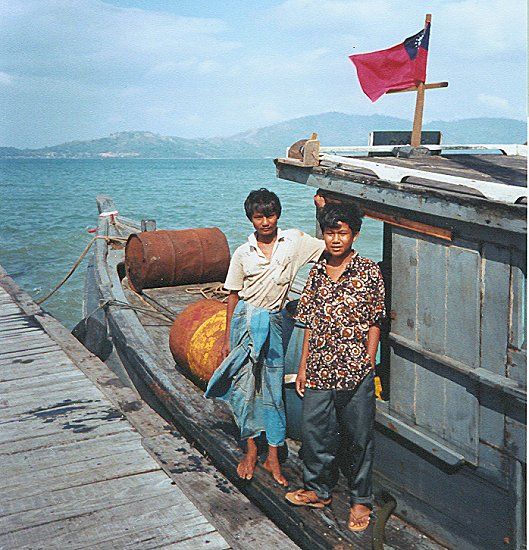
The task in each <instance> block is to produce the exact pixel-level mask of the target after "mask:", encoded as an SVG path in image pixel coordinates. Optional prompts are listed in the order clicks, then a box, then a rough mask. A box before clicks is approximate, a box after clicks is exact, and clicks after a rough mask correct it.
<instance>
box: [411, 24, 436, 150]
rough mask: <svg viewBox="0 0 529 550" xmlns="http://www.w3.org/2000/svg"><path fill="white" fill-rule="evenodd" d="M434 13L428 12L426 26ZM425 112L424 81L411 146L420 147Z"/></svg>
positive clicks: (418, 90)
mask: <svg viewBox="0 0 529 550" xmlns="http://www.w3.org/2000/svg"><path fill="white" fill-rule="evenodd" d="M431 21H432V15H431V14H430V13H428V14H426V19H425V21H424V28H426V26H427V25H428V23H431ZM423 112H424V82H419V84H418V86H417V100H416V102H415V115H414V116H413V130H412V133H411V144H410V145H411V146H412V147H419V146H420V144H421V133H422V115H423Z"/></svg>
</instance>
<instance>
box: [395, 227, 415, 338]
mask: <svg viewBox="0 0 529 550" xmlns="http://www.w3.org/2000/svg"><path fill="white" fill-rule="evenodd" d="M391 246H392V250H393V258H392V266H391V278H392V283H391V307H392V309H393V310H394V311H395V314H396V317H395V319H393V320H392V322H391V330H392V331H394V332H396V333H397V334H400V335H402V336H404V337H405V338H408V339H409V340H413V341H415V340H416V339H417V311H416V306H417V300H416V296H417V264H418V239H417V235H416V234H413V233H410V232H409V231H406V230H404V229H399V228H397V227H393V228H392V242H391Z"/></svg>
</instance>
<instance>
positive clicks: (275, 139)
mask: <svg viewBox="0 0 529 550" xmlns="http://www.w3.org/2000/svg"><path fill="white" fill-rule="evenodd" d="M410 129H411V121H409V120H404V119H400V118H396V117H387V116H382V115H370V116H364V115H348V114H344V113H334V112H332V113H323V114H320V115H310V116H305V117H301V118H296V119H292V120H287V121H284V122H280V123H278V124H273V125H271V126H266V127H264V128H258V129H256V130H250V131H247V132H242V133H240V134H236V135H234V136H230V137H218V138H203V139H186V138H180V137H174V136H161V135H158V134H154V133H152V132H140V131H135V132H117V133H114V134H111V135H110V136H108V137H103V138H99V139H93V140H87V141H71V142H68V143H63V144H61V145H54V146H51V147H44V148H41V149H16V148H14V147H0V158H111V157H119V158H264V157H277V156H282V155H284V152H285V149H286V148H287V147H288V146H290V145H291V144H292V143H293V142H295V141H297V140H298V139H302V138H305V137H308V136H309V135H310V134H311V133H312V132H317V133H318V136H319V139H320V141H321V143H322V144H324V145H367V141H368V136H369V133H370V132H371V131H374V130H410ZM425 130H440V131H441V132H442V133H443V142H444V143H525V142H526V140H527V125H526V123H525V122H523V121H520V120H512V119H506V118H473V119H465V120H456V121H434V122H430V123H428V124H425Z"/></svg>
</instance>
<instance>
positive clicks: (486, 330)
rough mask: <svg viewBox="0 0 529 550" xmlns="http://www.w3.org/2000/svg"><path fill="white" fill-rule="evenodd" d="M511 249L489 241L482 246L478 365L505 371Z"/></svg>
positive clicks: (504, 372)
mask: <svg viewBox="0 0 529 550" xmlns="http://www.w3.org/2000/svg"><path fill="white" fill-rule="evenodd" d="M509 263H510V252H509V249H508V248H504V247H499V246H495V245H493V244H490V243H485V244H484V245H483V251H482V264H483V267H482V269H483V280H482V293H483V302H482V324H481V366H482V367H483V368H485V369H487V370H490V371H492V372H495V373H497V374H501V375H505V374H506V363H507V344H508V336H509V328H508V327H509V286H510V266H509Z"/></svg>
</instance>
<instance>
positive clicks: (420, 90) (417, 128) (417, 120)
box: [411, 82, 424, 147]
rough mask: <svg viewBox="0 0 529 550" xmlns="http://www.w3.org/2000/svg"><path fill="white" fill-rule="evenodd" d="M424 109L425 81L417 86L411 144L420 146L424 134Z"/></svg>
mask: <svg viewBox="0 0 529 550" xmlns="http://www.w3.org/2000/svg"><path fill="white" fill-rule="evenodd" d="M423 111H424V82H420V83H419V85H418V86H417V100H416V101H415V115H414V116H413V130H412V132H411V146H412V147H419V145H420V144H421V134H422V114H423Z"/></svg>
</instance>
